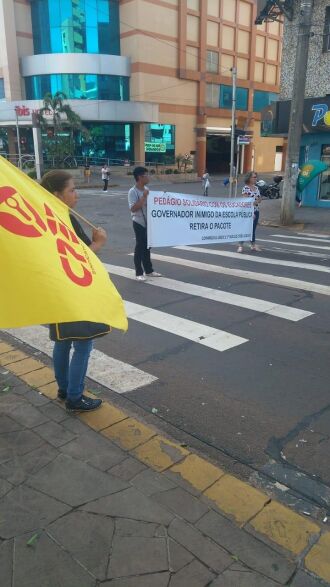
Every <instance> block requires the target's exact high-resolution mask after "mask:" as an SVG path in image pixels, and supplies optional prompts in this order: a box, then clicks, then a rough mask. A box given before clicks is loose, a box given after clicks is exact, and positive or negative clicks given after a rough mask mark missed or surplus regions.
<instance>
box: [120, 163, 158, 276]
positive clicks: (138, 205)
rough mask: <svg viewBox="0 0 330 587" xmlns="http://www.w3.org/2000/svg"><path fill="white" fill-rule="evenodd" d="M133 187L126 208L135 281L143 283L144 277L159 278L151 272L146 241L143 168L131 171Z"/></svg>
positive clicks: (144, 169) (145, 186) (145, 175)
mask: <svg viewBox="0 0 330 587" xmlns="http://www.w3.org/2000/svg"><path fill="white" fill-rule="evenodd" d="M133 175H134V179H135V186H134V187H132V188H131V189H130V190H129V192H128V206H129V209H130V211H131V217H132V221H133V230H134V234H135V241H136V242H135V250H134V266H135V274H136V279H137V281H145V280H146V277H160V276H161V274H160V273H157V272H156V271H154V270H153V267H152V263H151V258H150V248H148V240H147V200H148V194H149V190H148V188H147V185H148V183H149V175H148V171H147V169H146V168H145V167H135V169H134V171H133Z"/></svg>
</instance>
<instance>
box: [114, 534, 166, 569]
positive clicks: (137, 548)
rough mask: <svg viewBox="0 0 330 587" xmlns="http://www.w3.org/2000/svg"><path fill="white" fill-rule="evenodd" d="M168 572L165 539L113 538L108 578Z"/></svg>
mask: <svg viewBox="0 0 330 587" xmlns="http://www.w3.org/2000/svg"><path fill="white" fill-rule="evenodd" d="M167 570H168V560H167V544H166V539H165V538H144V537H141V536H139V537H134V536H115V537H114V540H113V543H112V551H111V557H110V564H109V571H108V577H109V578H115V577H129V576H132V575H143V574H147V573H157V572H160V571H167Z"/></svg>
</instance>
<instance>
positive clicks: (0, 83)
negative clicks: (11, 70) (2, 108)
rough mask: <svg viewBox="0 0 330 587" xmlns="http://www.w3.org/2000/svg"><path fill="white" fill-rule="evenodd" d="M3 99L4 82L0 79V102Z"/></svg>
mask: <svg viewBox="0 0 330 587" xmlns="http://www.w3.org/2000/svg"><path fill="white" fill-rule="evenodd" d="M4 99H5V81H4V79H3V77H0V100H4Z"/></svg>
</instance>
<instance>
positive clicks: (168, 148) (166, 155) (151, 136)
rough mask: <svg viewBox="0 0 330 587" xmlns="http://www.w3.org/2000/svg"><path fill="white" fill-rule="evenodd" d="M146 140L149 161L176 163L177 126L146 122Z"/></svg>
mask: <svg viewBox="0 0 330 587" xmlns="http://www.w3.org/2000/svg"><path fill="white" fill-rule="evenodd" d="M144 140H145V143H144V149H145V160H146V162H147V163H164V164H166V165H173V164H174V162H175V126H174V125H173V124H146V125H145V139H144Z"/></svg>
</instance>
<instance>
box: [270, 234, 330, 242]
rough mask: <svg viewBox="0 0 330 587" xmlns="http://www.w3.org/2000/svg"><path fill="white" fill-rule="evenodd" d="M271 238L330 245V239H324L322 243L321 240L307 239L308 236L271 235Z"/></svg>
mask: <svg viewBox="0 0 330 587" xmlns="http://www.w3.org/2000/svg"><path fill="white" fill-rule="evenodd" d="M270 236H271V237H274V236H275V237H276V238H289V239H297V240H302V241H312V242H313V241H316V242H321V243H330V239H327V238H323V240H322V241H320V239H319V238H315V237H314V238H308V237H307V238H306V236H292V235H291V234H290V235H288V234H271V235H270Z"/></svg>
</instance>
